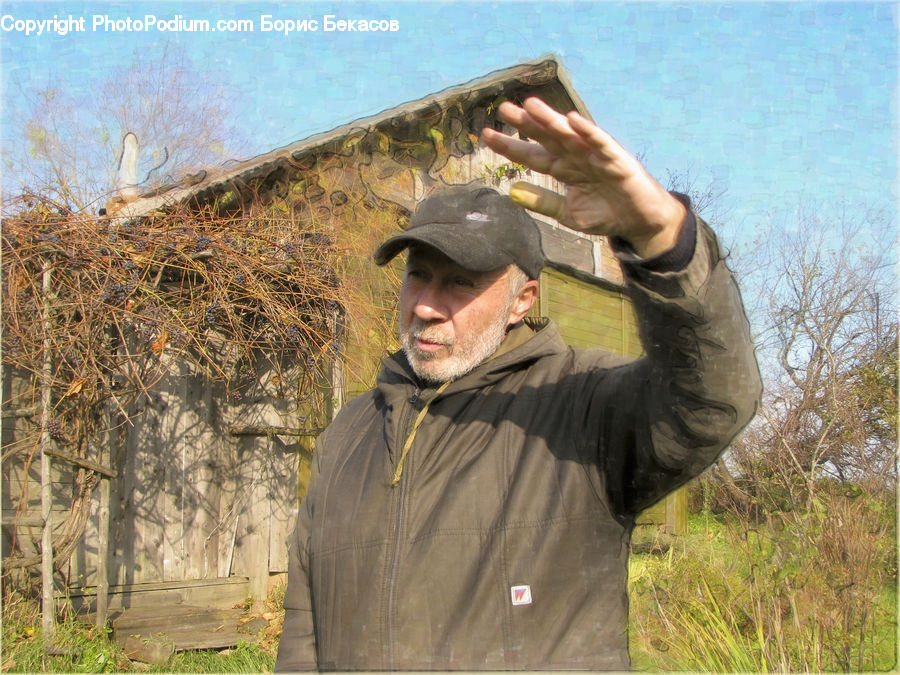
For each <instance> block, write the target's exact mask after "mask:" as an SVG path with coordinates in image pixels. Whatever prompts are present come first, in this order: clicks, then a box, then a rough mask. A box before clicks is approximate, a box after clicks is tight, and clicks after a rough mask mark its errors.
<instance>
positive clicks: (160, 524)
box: [2, 363, 313, 598]
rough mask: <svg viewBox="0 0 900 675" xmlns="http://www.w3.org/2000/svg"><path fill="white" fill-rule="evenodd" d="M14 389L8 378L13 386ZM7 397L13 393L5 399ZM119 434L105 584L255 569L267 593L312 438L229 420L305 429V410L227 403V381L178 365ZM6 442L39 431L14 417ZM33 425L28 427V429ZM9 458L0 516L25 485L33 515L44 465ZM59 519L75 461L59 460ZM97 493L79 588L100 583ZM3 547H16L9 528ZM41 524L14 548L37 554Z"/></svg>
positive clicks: (74, 570)
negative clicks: (243, 430)
mask: <svg viewBox="0 0 900 675" xmlns="http://www.w3.org/2000/svg"><path fill="white" fill-rule="evenodd" d="M7 388H8V385H7ZM5 400H9V399H8V398H6V397H5ZM129 412H130V420H129V421H128V422H125V421H124V420H120V423H121V426H120V428H119V430H118V431H117V432H116V433H114V434H112V438H113V442H112V443H111V447H112V448H113V457H112V459H111V460H110V461H111V464H112V466H113V467H114V468H115V469H116V470H117V471H118V478H117V479H116V480H114V481H113V486H112V488H113V489H112V504H111V506H110V555H109V562H108V564H109V580H110V583H111V584H113V585H124V584H139V583H149V582H164V581H176V580H190V579H215V578H217V577H228V576H235V575H236V576H244V577H250V579H251V581H250V592H251V595H253V597H254V598H264V597H265V594H266V590H267V583H268V577H269V574H270V573H275V572H284V571H286V570H287V551H286V542H287V540H288V535H289V533H290V531H291V530H292V528H293V524H294V518H295V514H296V508H297V504H298V466H299V464H300V459H301V457H305V463H306V465H307V466H308V457H307V455H308V453H309V450H310V443H309V439H308V438H298V437H296V436H289V437H281V436H277V435H274V436H271V437H267V436H232V435H230V434H229V427H230V426H231V425H232V424H240V425H258V426H264V425H268V426H275V427H292V428H301V427H303V426H304V425H307V424H313V421H312V420H310V419H308V420H303V419H301V418H302V417H303V415H301V412H303V411H301V410H297V409H296V408H294V409H292V406H290V405H289V404H288V400H287V398H283V399H279V398H277V397H273V396H270V395H263V394H259V395H258V396H256V397H252V398H248V399H245V400H243V401H241V402H240V403H235V402H232V401H231V399H230V398H229V397H228V396H226V393H225V392H224V390H223V388H222V387H221V386H215V385H210V384H209V383H208V382H207V381H206V379H205V378H204V377H202V376H201V375H197V374H193V373H190V372H188V371H186V370H185V369H184V368H183V367H180V366H179V365H178V364H175V363H173V367H172V370H171V372H170V373H169V375H167V376H166V377H165V378H164V379H163V380H162V381H161V382H160V383H159V384H158V385H157V386H156V387H155V388H154V389H153V390H152V391H151V393H150V396H149V397H143V399H142V400H141V401H139V402H138V403H137V404H136V405H134V406H132V408H131V409H130V411H129ZM7 421H8V420H4V429H3V433H4V443H5V444H6V443H8V442H12V441H13V439H14V438H16V437H17V435H18V436H19V437H21V435H22V434H26V433H29V431H30V432H32V433H33V432H34V430H33V429H32V430H29V429H27V428H26V425H27V424H28V423H27V422H26V421H24V420H15V421H14V422H13V423H11V424H7V423H6V422H7ZM32 426H33V425H32ZM23 459H24V458H20V457H14V458H12V459H11V460H9V461H5V462H4V465H3V471H2V480H3V497H2V498H3V518H4V523H6V522H7V521H8V520H9V519H11V518H12V516H13V515H14V513H15V510H16V508H17V506H18V503H19V495H20V494H21V493H22V487H23V485H24V484H25V483H26V482H27V484H28V488H27V510H26V511H25V512H24V513H23V515H26V516H37V515H39V514H40V489H39V488H40V463H39V457H35V461H33V462H32V463H31V465H30V467H29V468H28V471H27V475H26V471H25V462H24V461H22V460H23ZM53 466H54V491H53V503H54V522H58V523H60V524H61V523H62V522H63V521H64V520H65V518H66V517H67V516H68V511H69V508H70V506H71V495H72V476H73V472H72V470H71V468H70V467H69V466H68V465H67V464H65V463H63V462H60V461H55V462H54V465H53ZM98 511H99V490H94V493H93V495H92V504H91V515H90V518H89V520H88V523H87V526H86V528H85V533H84V536H83V537H82V540H81V543H80V545H79V546H78V548H77V549H76V551H75V553H74V554H73V556H72V558H71V560H70V562H69V565H68V566H67V567H66V571H67V576H68V578H69V583H70V585H71V586H72V587H73V588H80V587H90V586H94V585H95V584H96V582H97V577H96V569H97V541H98ZM3 532H4V537H3V554H4V556H6V555H7V553H8V551H9V548H10V546H11V545H12V544H13V542H12V539H11V536H12V529H11V528H10V527H8V526H6V525H5V526H4V528H3ZM39 542H40V527H30V528H24V527H19V528H18V529H17V542H16V545H17V548H19V549H21V550H22V551H23V552H25V553H26V554H28V553H31V554H33V553H36V552H37V551H38V544H39Z"/></svg>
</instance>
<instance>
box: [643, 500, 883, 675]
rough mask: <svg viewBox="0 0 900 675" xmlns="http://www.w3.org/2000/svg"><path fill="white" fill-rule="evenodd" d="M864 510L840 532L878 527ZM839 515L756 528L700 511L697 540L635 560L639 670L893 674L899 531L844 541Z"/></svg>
mask: <svg viewBox="0 0 900 675" xmlns="http://www.w3.org/2000/svg"><path fill="white" fill-rule="evenodd" d="M839 508H842V507H841V506H840V505H838V504H835V505H834V509H839ZM855 513H856V515H857V516H858V520H857V521H850V520H849V519H846V520H844V519H839V520H840V522H841V524H842V527H846V525H847V523H850V524H852V525H853V526H854V527H856V526H860V527H863V529H866V530H867V531H871V527H872V523H871V522H866V521H865V514H863V513H862V511H861V510H860V511H857V512H855ZM837 515H846V514H843V513H838V514H837ZM836 517H837V516H836V515H835V514H831V513H829V515H826V516H824V517H815V516H813V515H809V516H808V517H807V516H804V517H798V516H797V515H796V514H788V515H786V516H785V515H784V514H782V515H781V516H778V517H771V518H769V519H768V520H766V521H764V522H762V523H756V524H755V526H754V527H747V526H746V524H745V525H744V526H740V525H739V524H738V523H735V522H726V521H725V520H724V519H715V518H712V519H707V518H704V517H703V516H694V517H692V519H691V522H690V526H689V534H688V535H687V536H684V537H679V538H675V539H674V540H673V544H672V546H671V548H669V550H668V551H667V552H666V553H664V554H661V555H660V554H640V555H638V554H634V555H632V556H631V561H630V567H629V597H630V627H629V635H630V649H631V656H632V662H633V666H634V668H635V669H636V670H654V671H656V670H691V671H707V672H786V671H795V670H800V671H859V670H866V671H886V670H893V669H894V668H895V666H896V646H897V622H896V610H897V593H896V586H895V584H896V554H895V552H894V549H893V534H892V533H891V532H892V530H891V528H887V530H886V532H888V533H891V534H889V537H888V538H887V539H885V538H873V537H871V536H870V537H868V538H865V537H863V536H862V533H861V532H860V536H854V533H852V532H851V533H849V534H848V533H846V532H844V531H843V530H842V531H841V532H842V534H840V535H836V534H835V531H834V530H833V529H832V525H833V523H831V521H830V520H829V518H831V519H832V520H835V519H836ZM787 525H789V526H790V527H788V526H787ZM882 534H884V533H882Z"/></svg>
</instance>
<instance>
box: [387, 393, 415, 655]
mask: <svg viewBox="0 0 900 675" xmlns="http://www.w3.org/2000/svg"><path fill="white" fill-rule="evenodd" d="M420 393H421V391H420V389H419V388H418V387H416V389H415V391H414V392H413V395H412V396H410V397H409V399H408V400H407V402H408V403H409V405H408V406H407V407H406V410H405V414H404V417H405V419H404V420H403V426H402V427H400V428H401V429H406V434H405V435H404V437H403V441H404V444H405V442H406V437H407V436H408V435H409V433H410V431H411V428H410V427H411V424H412V420H413V416H414V415H415V412H416V409H415V404H416V403H417V402H418V400H419V394H420ZM402 447H403V446H402V445H401V446H400V448H402ZM395 464H397V465H399V464H400V457H399V456H398V457H397V460H396V462H395ZM406 482H408V481H401V484H400V485H396V484H392V486H391V489H392V490H393V489H395V488H398V489H397V490H396V498H397V517H396V520H395V521H394V552H393V556H392V557H391V565H390V568H389V571H388V591H387V592H388V596H387V609H386V612H385V614H386V616H385V622H386V623H387V626H386V633H387V640H386V642H387V645H386V647H387V663H386V664H385V666H386V668H388V669H389V670H393V669H394V621H393V615H394V587H395V585H396V581H397V569H398V567H399V564H400V546H401V543H402V536H401V533H402V531H403V499H404V497H405V494H406V488H405V485H404V483H406Z"/></svg>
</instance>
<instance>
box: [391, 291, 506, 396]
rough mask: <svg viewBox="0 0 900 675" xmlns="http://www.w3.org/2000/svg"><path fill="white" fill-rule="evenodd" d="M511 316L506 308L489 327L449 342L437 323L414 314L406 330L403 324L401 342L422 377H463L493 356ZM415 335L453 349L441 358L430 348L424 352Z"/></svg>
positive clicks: (435, 380)
mask: <svg viewBox="0 0 900 675" xmlns="http://www.w3.org/2000/svg"><path fill="white" fill-rule="evenodd" d="M508 317H509V309H508V308H507V310H506V311H504V312H502V313H499V314H498V315H497V318H496V319H495V320H494V321H493V322H491V324H490V325H489V326H488V328H487V330H485V331H483V332H482V333H480V334H478V335H473V336H472V337H470V338H469V339H467V340H466V341H465V342H459V341H455V342H451V343H450V344H448V340H449V338H448V337H447V336H444V335H441V332H440V329H439V328H438V327H437V326H429V325H428V324H427V323H426V322H425V321H422V320H421V319H419V318H417V317H413V320H412V322H411V323H410V325H409V327H408V328H407V329H406V330H404V329H403V327H402V326H401V328H400V344H401V346H402V348H403V353H404V354H406V360H407V361H409V365H410V366H412V369H413V371H414V372H415V373H416V375H417V376H418V377H419V378H420V379H422V380H424V381H426V382H432V383H435V384H441V383H443V382H447V381H448V380H455V379H458V378H460V377H462V376H463V375H465V374H466V373H469V372H471V371H472V370H474V369H475V368H476V367H477V366H479V365H481V364H482V363H484V362H485V361H487V360H488V359H489V358H490V357H491V356H493V354H494V352H496V351H497V350H498V349H499V348H500V345H501V344H502V343H503V339H504V338H505V337H506V326H507V321H508ZM416 338H424V339H426V340H429V341H433V342H437V343H440V344H443V345H444V346H445V347H446V348H447V350H448V351H449V352H450V353H449V355H448V356H446V357H443V358H440V357H438V356H437V355H435V354H432V353H430V352H423V351H421V350H420V349H419V348H418V347H416V346H415V340H416Z"/></svg>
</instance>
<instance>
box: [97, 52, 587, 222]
mask: <svg viewBox="0 0 900 675" xmlns="http://www.w3.org/2000/svg"><path fill="white" fill-rule="evenodd" d="M538 88H539V89H540V90H541V96H542V98H544V100H546V101H547V102H548V103H550V104H551V105H554V106H555V107H559V108H563V109H573V108H574V109H575V110H578V112H580V113H581V114H582V115H585V116H586V117H588V118H590V115H589V113H588V111H587V108H586V107H585V105H584V102H583V101H582V100H581V98H580V97H579V96H578V94H577V93H576V92H575V90H574V89H573V88H572V85H571V81H570V79H569V76H568V74H567V73H566V71H565V70H564V69H563V67H562V65H561V64H560V63H559V61H558V60H557V59H556V58H555V57H553V56H549V57H545V58H542V59H539V60H536V61H530V62H526V63H522V64H519V65H516V66H512V67H510V68H504V69H502V70H496V71H494V72H492V73H489V74H488V75H485V76H483V77H480V78H477V79H475V80H471V81H470V82H467V83H465V84H461V85H456V86H453V87H449V88H447V89H444V90H442V91H440V92H438V93H436V94H430V95H428V96H425V97H423V98H420V99H418V100H415V101H410V102H408V103H404V104H402V105H399V106H396V107H393V108H388V109H387V110H383V111H382V112H380V113H377V114H375V115H371V116H369V117H365V118H362V119H359V120H356V121H353V122H350V123H347V124H343V125H341V126H339V127H336V128H334V129H332V130H330V131H325V132H322V133H319V134H315V135H313V136H309V137H307V138H304V139H302V140H299V141H296V142H294V143H291V144H289V145H286V146H284V147H281V148H277V149H275V150H272V151H270V152H267V153H264V154H261V155H257V156H256V157H253V158H251V159H247V160H243V161H238V162H234V163H232V164H230V165H228V166H220V167H211V168H208V169H206V170H203V171H200V172H198V173H194V174H189V175H187V176H185V177H184V178H182V179H180V180H179V181H176V182H175V183H170V184H168V185H165V186H163V187H161V188H157V189H154V190H151V191H149V192H145V193H143V194H141V195H139V196H138V198H137V199H136V200H135V201H132V202H130V203H127V204H125V203H122V202H119V203H118V204H116V203H115V202H113V203H111V204H110V205H109V207H108V211H109V213H110V215H114V216H117V217H125V218H136V217H141V216H144V215H147V214H150V213H152V212H154V211H156V210H159V209H163V208H165V207H166V206H168V205H172V204H177V203H180V202H183V201H184V200H186V199H189V198H192V197H201V196H204V193H216V192H219V191H224V190H226V189H228V187H229V184H230V183H231V182H232V181H235V180H241V181H247V180H251V179H253V178H256V177H260V176H265V175H266V174H268V173H269V172H270V171H272V170H274V169H275V168H277V167H278V166H280V165H282V164H285V163H292V162H296V161H297V160H299V159H301V158H303V157H305V156H308V155H310V154H313V153H315V152H316V151H317V150H318V149H320V148H323V147H324V146H328V145H329V144H333V143H334V142H335V141H338V140H340V139H342V138H344V137H346V136H349V135H351V134H355V133H358V132H359V131H366V130H374V129H376V128H378V127H379V126H382V125H384V124H385V123H386V122H389V121H390V120H394V119H397V118H404V117H414V116H416V115H417V114H421V113H424V112H426V111H427V110H428V109H431V108H433V107H434V106H435V105H437V106H439V107H440V108H444V107H445V106H447V105H448V104H449V103H451V102H452V101H454V100H456V99H458V98H459V97H460V96H463V95H466V94H468V95H474V96H475V97H476V98H478V99H481V98H485V97H490V96H501V95H502V96H506V97H507V98H514V97H515V96H516V95H519V96H527V95H528V92H529V90H533V89H538Z"/></svg>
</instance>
